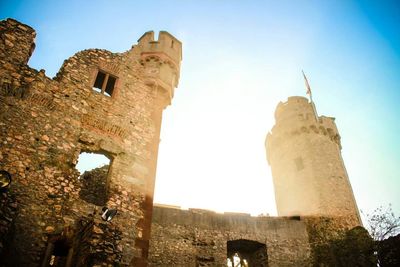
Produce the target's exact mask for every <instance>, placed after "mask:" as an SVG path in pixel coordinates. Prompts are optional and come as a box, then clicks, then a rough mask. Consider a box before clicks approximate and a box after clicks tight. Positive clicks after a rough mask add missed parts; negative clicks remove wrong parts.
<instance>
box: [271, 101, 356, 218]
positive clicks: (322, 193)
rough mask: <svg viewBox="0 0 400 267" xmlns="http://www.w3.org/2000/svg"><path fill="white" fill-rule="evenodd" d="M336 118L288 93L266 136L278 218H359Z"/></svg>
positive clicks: (277, 109)
mask: <svg viewBox="0 0 400 267" xmlns="http://www.w3.org/2000/svg"><path fill="white" fill-rule="evenodd" d="M334 120H335V119H334V118H331V117H325V116H321V117H318V116H317V114H316V112H315V107H314V104H313V103H312V102H311V103H310V102H309V101H308V99H307V98H304V97H299V96H294V97H289V98H288V100H287V102H285V103H282V102H280V103H279V104H278V106H277V108H276V111H275V121H276V122H275V125H274V127H273V128H272V130H271V132H270V133H268V135H267V138H266V142H265V145H266V151H267V160H268V163H269V165H270V166H271V169H272V177H273V182H274V187H275V199H276V205H277V211H278V215H279V216H310V215H311V216H315V215H317V216H349V215H351V216H355V218H356V219H357V220H358V222H359V223H361V221H360V217H359V212H358V208H357V205H356V202H355V199H354V195H353V192H352V189H351V185H350V182H349V178H348V175H347V172H346V168H345V166H344V163H343V159H342V156H341V144H340V135H339V133H338V130H337V128H336V125H335V122H334Z"/></svg>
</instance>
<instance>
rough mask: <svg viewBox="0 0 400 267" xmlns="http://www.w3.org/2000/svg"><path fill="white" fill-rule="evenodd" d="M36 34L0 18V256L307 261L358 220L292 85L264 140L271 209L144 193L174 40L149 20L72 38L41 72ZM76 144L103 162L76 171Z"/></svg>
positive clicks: (90, 262) (319, 130)
mask: <svg viewBox="0 0 400 267" xmlns="http://www.w3.org/2000/svg"><path fill="white" fill-rule="evenodd" d="M35 35H36V33H35V31H34V30H33V29H32V28H31V27H29V26H27V25H25V24H22V23H20V22H18V21H16V20H13V19H7V20H4V21H1V22H0V64H1V65H0V66H1V68H0V90H1V91H0V104H1V106H0V126H1V128H0V136H1V139H0V140H1V144H0V170H1V171H2V173H4V174H7V175H10V176H11V177H12V183H11V184H10V186H9V187H8V188H6V189H5V190H3V191H2V192H1V195H0V204H1V206H0V255H1V258H0V266H66V267H69V266H226V264H227V259H228V260H232V259H233V257H234V256H235V255H240V257H241V258H242V259H246V262H247V263H248V264H249V266H312V265H313V264H315V263H316V262H318V261H319V258H318V257H317V256H318V254H317V251H319V250H318V249H319V248H320V247H321V246H323V245H324V244H326V243H327V241H329V240H330V239H332V238H336V237H338V236H340V234H341V233H344V232H345V231H347V230H349V229H351V228H353V227H355V226H359V225H360V224H361V222H360V219H359V215H358V209H357V207H356V203H355V201H354V197H353V193H352V190H351V187H350V183H349V180H348V176H347V173H346V171H345V168H344V164H343V161H342V159H341V155H340V148H341V147H340V137H339V134H338V131H337V129H336V126H335V124H334V120H333V118H328V117H324V116H321V117H318V116H316V114H315V113H314V112H313V110H312V106H311V103H309V102H308V100H307V99H305V98H301V97H290V98H289V99H288V101H287V102H286V103H280V104H279V105H278V108H277V111H276V125H275V126H274V128H273V129H272V131H271V133H269V134H268V136H267V140H266V148H267V157H268V162H269V163H270V165H271V168H272V172H273V177H274V186H275V190H276V200H277V206H278V213H279V215H280V216H281V217H251V216H250V215H247V214H236V213H225V214H217V213H215V212H211V211H206V210H198V209H190V210H180V209H178V208H175V207H166V206H154V207H153V193H154V183H155V173H156V165H157V152H158V145H159V135H160V127H161V118H162V111H163V109H164V108H165V107H166V106H168V105H169V104H170V103H171V99H172V98H173V95H174V89H175V88H176V87H177V85H178V81H179V73H180V63H181V60H182V44H181V42H180V41H179V40H177V39H176V38H174V37H173V36H172V35H170V34H169V33H167V32H160V33H159V36H158V39H157V40H156V39H155V37H154V33H153V32H147V33H145V34H144V35H143V36H142V37H141V38H140V39H139V40H138V43H137V44H136V45H134V46H132V48H131V49H129V50H128V51H126V52H123V53H111V52H109V51H106V50H101V49H88V50H84V51H81V52H78V53H76V54H75V55H74V56H72V57H70V58H69V59H67V60H65V61H64V63H63V65H62V67H61V69H60V70H59V72H58V73H57V75H56V77H55V78H53V79H50V78H48V77H47V76H46V75H45V72H44V71H43V70H40V71H37V70H35V69H32V68H30V67H29V66H28V65H27V62H28V60H29V58H30V56H31V54H32V53H33V51H34V48H35V43H34V39H35ZM83 152H89V153H99V154H102V155H105V156H106V157H107V158H109V159H110V165H109V167H108V168H103V169H102V170H95V171H94V172H93V173H88V174H87V176H85V177H86V178H84V179H82V178H81V177H80V174H79V172H78V171H77V170H76V168H75V165H76V164H77V160H78V157H79V155H80V154H81V153H83ZM88 179H89V180H88ZM90 179H93V180H90ZM103 208H106V209H103ZM108 211H110V212H111V211H113V212H114V213H110V214H112V215H115V212H118V213H117V215H116V216H115V217H113V218H112V216H111V215H110V214H109V213H108Z"/></svg>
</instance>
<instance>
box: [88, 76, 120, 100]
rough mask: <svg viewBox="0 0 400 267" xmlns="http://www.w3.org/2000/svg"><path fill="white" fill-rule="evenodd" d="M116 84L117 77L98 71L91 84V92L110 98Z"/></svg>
mask: <svg viewBox="0 0 400 267" xmlns="http://www.w3.org/2000/svg"><path fill="white" fill-rule="evenodd" d="M116 83H117V77H115V76H112V75H111V74H109V73H106V72H104V71H101V70H99V71H98V72H97V76H96V80H95V81H94V84H93V90H94V91H96V92H98V93H101V94H104V95H105V96H108V97H112V95H113V93H114V89H115V85H116Z"/></svg>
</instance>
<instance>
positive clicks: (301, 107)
mask: <svg viewBox="0 0 400 267" xmlns="http://www.w3.org/2000/svg"><path fill="white" fill-rule="evenodd" d="M299 114H311V115H313V116H315V115H314V110H313V108H312V106H311V103H310V102H308V99H307V98H305V97H302V96H291V97H288V100H287V101H286V102H279V104H278V106H277V107H276V110H275V120H276V121H277V122H278V121H282V120H285V119H288V118H291V117H296V116H298V115H299Z"/></svg>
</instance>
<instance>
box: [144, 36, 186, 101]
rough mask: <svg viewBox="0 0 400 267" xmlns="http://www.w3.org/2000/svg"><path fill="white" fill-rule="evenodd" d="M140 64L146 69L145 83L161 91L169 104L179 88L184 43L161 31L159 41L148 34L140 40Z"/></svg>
mask: <svg viewBox="0 0 400 267" xmlns="http://www.w3.org/2000/svg"><path fill="white" fill-rule="evenodd" d="M137 47H138V48H139V49H140V63H141V64H142V65H143V66H144V68H145V74H144V75H145V82H146V84H147V85H149V86H155V87H157V89H161V91H162V92H163V93H165V94H166V95H167V101H168V104H170V102H171V99H172V98H173V96H174V90H175V88H176V87H177V86H178V82H179V75H180V65H181V60H182V43H181V42H180V41H179V40H178V39H176V38H175V37H174V36H172V35H171V34H169V33H168V32H165V31H161V32H160V33H159V35H158V40H155V39H154V32H153V31H149V32H146V33H145V34H144V35H143V36H142V37H141V38H140V39H139V40H138V45H137Z"/></svg>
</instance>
